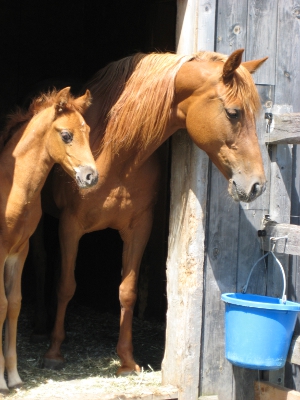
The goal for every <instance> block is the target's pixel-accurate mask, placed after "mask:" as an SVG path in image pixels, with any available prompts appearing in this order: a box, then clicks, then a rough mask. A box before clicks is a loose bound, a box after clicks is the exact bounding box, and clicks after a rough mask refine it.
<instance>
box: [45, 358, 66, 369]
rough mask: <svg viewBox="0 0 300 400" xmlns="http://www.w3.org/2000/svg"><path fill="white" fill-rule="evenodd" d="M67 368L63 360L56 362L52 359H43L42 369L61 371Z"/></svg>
mask: <svg viewBox="0 0 300 400" xmlns="http://www.w3.org/2000/svg"><path fill="white" fill-rule="evenodd" d="M64 366H65V362H64V361H62V360H54V359H52V358H43V360H42V363H41V368H46V369H54V370H55V371H59V370H60V369H62V368H63V367H64Z"/></svg>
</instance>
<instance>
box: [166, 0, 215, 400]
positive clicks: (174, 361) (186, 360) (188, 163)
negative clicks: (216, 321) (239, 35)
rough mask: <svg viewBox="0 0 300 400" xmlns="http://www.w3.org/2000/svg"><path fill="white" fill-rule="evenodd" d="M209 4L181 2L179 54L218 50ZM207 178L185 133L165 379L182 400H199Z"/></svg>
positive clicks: (179, 147)
mask: <svg viewBox="0 0 300 400" xmlns="http://www.w3.org/2000/svg"><path fill="white" fill-rule="evenodd" d="M207 4H208V3H206V4H203V5H201V4H200V3H199V2H198V1H197V0H184V1H182V0H178V2H177V12H178V16H177V43H178V47H177V52H178V53H181V54H191V53H193V52H195V51H196V50H198V49H200V48H201V49H203V50H213V45H214V29H213V28H212V27H214V23H215V1H211V2H210V3H209V6H208V5H207ZM201 26H202V27H203V29H204V27H205V26H206V27H208V26H209V27H210V29H209V30H205V32H206V35H204V37H203V43H202V39H201V38H199V37H198V35H197V27H198V28H199V29H200V28H201ZM200 31H201V29H200ZM207 32H211V35H209V34H208V33H207ZM197 40H198V43H197ZM200 42H201V43H200ZM209 46H211V47H209ZM207 174H208V157H207V155H206V154H205V153H204V152H202V151H201V150H199V149H198V148H197V147H196V146H195V145H194V144H193V143H192V142H191V140H190V139H189V137H188V136H187V133H186V132H185V131H180V132H178V133H177V134H175V135H174V136H173V137H172V169H171V211H170V231H169V249H168V260H167V296H168V311H167V329H166V346H165V355H164V360H163V364H162V377H163V383H164V384H172V385H174V386H177V387H178V399H179V400H197V399H198V395H199V374H200V372H199V369H200V344H201V327H202V300H203V264H204V239H205V216H206V197H207V180H208V179H207Z"/></svg>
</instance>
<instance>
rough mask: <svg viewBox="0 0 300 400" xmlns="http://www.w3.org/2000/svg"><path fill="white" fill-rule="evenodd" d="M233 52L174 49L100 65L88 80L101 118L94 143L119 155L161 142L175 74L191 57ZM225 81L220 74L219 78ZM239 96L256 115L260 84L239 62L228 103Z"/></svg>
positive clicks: (211, 58) (217, 58) (210, 57)
mask: <svg viewBox="0 0 300 400" xmlns="http://www.w3.org/2000/svg"><path fill="white" fill-rule="evenodd" d="M227 58H228V56H225V55H223V54H219V53H213V52H205V51H202V52H198V53H196V54H193V55H189V56H182V55H177V54H171V53H151V54H148V55H146V54H142V53H138V54H136V55H133V56H130V57H126V58H123V59H121V60H119V61H115V62H113V63H111V64H109V65H108V66H106V67H105V68H103V69H101V70H100V71H99V72H98V73H97V74H96V75H95V76H94V78H93V79H92V80H91V81H90V82H89V83H88V84H87V87H88V88H89V89H90V90H91V92H92V96H93V99H94V103H97V106H96V107H97V121H96V125H95V126H94V127H93V129H92V130H91V135H92V137H91V140H92V143H93V146H96V145H95V143H98V144H99V145H97V146H99V151H100V150H101V149H103V148H105V147H110V148H111V151H112V152H113V153H114V154H118V153H119V151H120V150H121V149H125V150H128V149H129V148H132V147H133V146H136V147H137V149H138V150H143V149H145V148H146V147H147V146H148V145H149V144H150V143H155V142H158V141H159V139H160V137H161V136H162V134H163V132H164V130H165V128H166V125H167V123H168V120H169V117H170V109H171V107H172V103H173V100H174V89H175V84H174V81H175V77H176V74H177V72H178V70H179V69H180V67H181V66H182V64H183V63H185V62H189V61H191V60H196V61H199V62H201V61H217V62H224V63H225V62H226V60H227ZM220 79H222V78H221V76H220ZM234 98H238V99H240V100H241V102H242V104H243V105H244V108H245V110H246V111H249V112H252V113H256V112H257V110H258V109H259V107H260V101H259V97H258V94H257V90H256V89H255V84H254V82H253V80H252V78H251V76H250V74H249V73H248V71H246V69H245V68H244V67H243V66H240V67H239V68H238V69H237V70H236V71H235V73H234V78H233V80H232V82H231V84H230V85H228V86H227V92H226V95H225V98H224V101H230V100H231V99H234ZM92 110H93V106H92V107H91V108H90V110H89V112H92Z"/></svg>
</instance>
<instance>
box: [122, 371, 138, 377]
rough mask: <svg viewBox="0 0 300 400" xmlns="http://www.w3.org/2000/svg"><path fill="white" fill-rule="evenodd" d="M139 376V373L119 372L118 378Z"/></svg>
mask: <svg viewBox="0 0 300 400" xmlns="http://www.w3.org/2000/svg"><path fill="white" fill-rule="evenodd" d="M135 375H139V371H134V370H132V371H120V372H119V371H117V376H135Z"/></svg>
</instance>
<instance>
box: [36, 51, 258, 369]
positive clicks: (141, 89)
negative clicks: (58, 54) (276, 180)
mask: <svg viewBox="0 0 300 400" xmlns="http://www.w3.org/2000/svg"><path fill="white" fill-rule="evenodd" d="M242 54H243V49H241V50H237V51H235V52H234V53H233V54H231V55H230V56H229V57H227V56H224V55H222V54H218V53H212V52H199V53H197V54H195V55H192V56H180V55H176V54H169V53H166V54H164V53H163V54H155V53H154V54H148V55H145V54H136V55H134V56H130V57H127V58H125V59H122V60H120V61H117V62H113V63H111V64H109V65H108V66H107V67H105V68H103V69H102V70H100V71H99V72H98V73H97V74H96V76H95V77H94V78H93V79H92V80H91V81H90V82H89V83H88V84H87V87H88V88H89V89H90V90H91V92H92V95H93V104H92V106H91V107H90V108H89V109H88V111H87V113H86V114H85V118H86V120H87V121H88V123H89V125H90V127H91V135H90V143H91V148H92V151H93V153H94V154H95V156H96V164H97V168H98V171H99V182H98V184H97V185H96V188H95V189H93V190H88V191H86V192H85V196H84V199H82V198H81V196H80V192H79V191H78V190H76V188H75V187H74V186H72V185H69V184H68V182H69V181H70V179H69V178H68V177H67V176H66V175H63V174H62V173H61V172H59V171H58V172H57V171H56V172H55V173H54V174H53V176H52V183H51V184H52V185H53V186H52V188H53V189H52V196H53V199H54V201H55V204H56V207H57V211H59V218H60V221H59V235H60V246H61V252H62V265H61V268H62V271H61V277H60V281H59V285H58V305H57V315H56V322H55V325H54V329H53V331H52V335H51V344H50V347H49V349H48V351H47V352H46V354H45V356H44V365H45V366H46V367H49V368H56V367H59V365H61V364H62V363H63V362H64V358H63V356H62V354H61V350H60V347H61V344H62V341H63V340H64V338H65V330H64V319H65V313H66V308H67V305H68V303H69V301H70V299H71V298H72V296H73V295H74V292H75V287H76V282H75V277H74V266H75V261H76V256H77V250H78V242H79V239H80V238H81V237H82V235H84V234H85V233H88V232H92V231H96V230H100V229H105V228H108V227H109V228H113V229H116V230H118V231H119V233H120V236H121V238H122V240H123V265H122V282H121V285H120V288H119V299H120V304H121V319H120V334H119V340H118V344H117V352H118V355H119V357H120V360H121V366H120V368H119V369H118V372H117V374H126V373H130V372H132V371H139V369H140V368H139V366H138V365H137V364H136V362H135V361H134V358H133V346H132V319H133V308H134V305H135V301H136V297H137V279H138V273H139V267H140V262H141V258H142V255H143V252H144V249H145V246H146V244H147V241H148V238H149V234H150V231H151V226H152V218H153V205H154V203H155V200H156V194H157V190H158V189H157V188H158V179H159V165H158V161H157V158H156V155H155V150H156V149H157V148H158V147H159V146H160V145H161V144H162V143H163V142H164V141H165V140H167V139H168V138H169V137H170V136H171V135H172V134H173V133H174V132H176V131H177V130H178V129H181V128H184V129H186V130H187V133H188V134H189V136H190V137H191V139H192V140H193V142H194V143H195V144H196V145H197V146H199V147H200V148H201V149H202V150H204V151H205V152H206V153H207V154H208V155H209V157H210V159H211V160H212V161H213V162H214V164H215V165H216V166H217V167H218V169H219V170H220V171H221V172H222V173H223V175H224V176H225V178H226V179H227V180H228V181H229V189H228V190H229V193H230V195H231V196H232V198H233V199H234V200H236V201H244V202H250V201H252V200H254V199H255V198H256V197H257V196H259V195H260V194H261V193H262V192H263V190H264V188H265V182H266V180H265V174H264V169H263V163H262V158H261V154H260V148H259V144H258V140H257V136H256V127H255V114H256V112H257V111H258V109H259V107H260V101H259V96H258V93H257V90H256V87H255V84H254V82H253V79H252V77H251V75H250V74H251V73H253V72H254V71H255V70H256V69H257V68H258V67H259V66H260V65H261V64H262V63H263V62H264V61H265V60H266V58H264V59H260V60H255V61H248V62H243V63H242V62H241V60H242ZM46 211H47V210H46ZM48 211H50V212H52V213H54V209H53V210H48ZM57 216H58V213H57Z"/></svg>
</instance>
